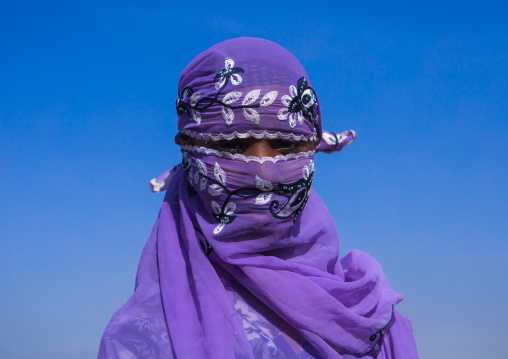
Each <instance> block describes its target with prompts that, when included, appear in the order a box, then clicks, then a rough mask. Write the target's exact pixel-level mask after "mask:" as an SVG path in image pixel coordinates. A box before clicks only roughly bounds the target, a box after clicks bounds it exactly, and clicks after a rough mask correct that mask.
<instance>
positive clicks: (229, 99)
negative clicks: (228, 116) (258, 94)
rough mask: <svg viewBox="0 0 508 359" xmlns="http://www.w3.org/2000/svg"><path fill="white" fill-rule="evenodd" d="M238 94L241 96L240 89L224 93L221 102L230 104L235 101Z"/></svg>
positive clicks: (238, 96)
mask: <svg viewBox="0 0 508 359" xmlns="http://www.w3.org/2000/svg"><path fill="white" fill-rule="evenodd" d="M240 96H242V93H241V92H240V91H234V92H230V93H228V94H226V96H224V98H223V99H222V102H224V103H225V104H226V105H230V104H232V103H233V102H236V101H237V100H238V99H239V98H240Z"/></svg>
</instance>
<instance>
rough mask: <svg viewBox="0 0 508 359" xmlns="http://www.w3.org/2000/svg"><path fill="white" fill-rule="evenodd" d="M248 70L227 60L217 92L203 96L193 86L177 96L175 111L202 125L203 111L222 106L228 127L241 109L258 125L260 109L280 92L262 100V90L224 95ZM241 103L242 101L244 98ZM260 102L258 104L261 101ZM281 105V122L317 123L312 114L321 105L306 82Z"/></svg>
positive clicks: (219, 74) (292, 90)
mask: <svg viewBox="0 0 508 359" xmlns="http://www.w3.org/2000/svg"><path fill="white" fill-rule="evenodd" d="M244 73H245V70H244V69H243V68H241V67H239V66H235V61H234V60H233V59H231V58H226V60H225V62H224V68H223V69H221V70H219V71H218V72H217V74H216V75H215V77H214V81H215V86H214V87H215V90H217V92H216V93H215V94H214V95H212V96H202V94H201V93H200V92H198V91H195V90H194V89H193V88H191V87H185V88H184V89H183V90H182V92H181V93H179V94H178V99H177V100H176V111H177V113H178V116H180V115H182V114H187V115H189V116H191V117H192V119H193V120H194V121H195V122H196V123H197V124H201V112H202V111H204V110H206V109H207V108H209V107H210V106H212V105H214V104H219V105H220V106H221V114H222V118H223V119H224V121H225V122H226V124H227V125H228V126H229V125H231V124H232V123H233V121H234V119H235V111H234V110H239V109H241V110H242V114H243V117H244V119H245V120H247V121H250V122H253V123H255V124H259V122H260V115H259V112H258V111H257V108H259V107H266V106H270V105H271V104H272V103H273V102H274V101H275V99H276V98H277V96H278V91H269V92H267V93H265V94H263V96H262V97H261V89H254V90H251V91H249V92H247V93H246V94H245V95H244V94H243V93H242V92H241V91H234V90H233V91H230V92H227V93H225V90H226V88H227V87H228V85H229V84H231V85H233V86H237V85H240V84H241V83H242V81H243V77H242V75H241V74H244ZM242 95H243V100H242V102H241V104H239V100H240V99H241V98H242ZM260 97H261V99H260V100H259V101H258V99H259V98H260ZM281 101H282V104H283V105H284V106H285V107H286V108H282V109H281V110H280V111H279V113H278V115H277V116H278V118H279V120H281V121H284V120H289V125H290V126H291V128H293V127H295V126H296V123H297V122H298V123H300V124H303V123H304V117H305V118H307V119H309V120H311V121H312V123H314V124H315V123H317V115H314V114H313V110H314V109H315V108H316V107H317V106H318V104H317V97H316V94H315V92H314V90H313V89H312V88H311V87H309V85H308V82H307V79H306V78H305V77H301V78H300V79H299V80H298V83H297V86H296V87H295V86H294V85H291V86H289V96H288V95H284V96H282V98H281Z"/></svg>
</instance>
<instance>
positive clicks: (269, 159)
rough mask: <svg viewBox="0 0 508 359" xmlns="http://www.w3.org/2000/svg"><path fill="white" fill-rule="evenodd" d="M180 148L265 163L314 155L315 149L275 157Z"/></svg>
mask: <svg viewBox="0 0 508 359" xmlns="http://www.w3.org/2000/svg"><path fill="white" fill-rule="evenodd" d="M180 147H181V148H182V150H185V151H188V152H199V153H205V154H206V155H212V156H217V157H221V158H229V159H232V160H241V161H245V162H251V161H253V162H258V163H265V162H273V163H275V162H279V161H287V160H291V159H297V158H302V157H314V154H315V153H316V151H314V150H313V151H308V152H297V153H289V154H287V155H278V156H275V157H255V156H244V155H242V154H241V153H231V152H224V151H217V150H214V149H212V148H207V147H200V146H190V145H182V146H180Z"/></svg>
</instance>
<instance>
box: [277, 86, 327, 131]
mask: <svg viewBox="0 0 508 359" xmlns="http://www.w3.org/2000/svg"><path fill="white" fill-rule="evenodd" d="M297 86H298V88H296V87H295V86H294V85H291V86H289V95H290V96H288V95H284V96H282V98H281V102H282V104H283V105H284V106H286V107H287V108H281V109H280V110H279V113H278V114H277V117H278V118H279V120H281V121H285V120H286V119H288V117H289V126H291V128H293V127H295V126H296V122H297V121H298V122H299V123H300V124H301V125H303V121H304V117H305V118H307V119H309V120H311V121H312V122H313V123H314V122H316V121H317V116H314V115H313V109H314V107H317V106H318V103H317V97H316V93H315V92H314V90H313V89H312V88H311V87H309V85H308V82H307V79H306V78H305V77H301V78H300V79H299V80H298V84H297Z"/></svg>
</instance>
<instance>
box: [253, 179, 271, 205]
mask: <svg viewBox="0 0 508 359" xmlns="http://www.w3.org/2000/svg"><path fill="white" fill-rule="evenodd" d="M254 183H255V185H256V188H257V189H260V190H261V191H265V192H267V191H271V190H272V189H273V185H272V184H271V182H270V181H266V180H264V179H261V178H260V177H259V176H258V175H256V177H255V178H254ZM271 199H272V194H271V193H260V194H258V195H257V197H256V201H255V204H256V205H257V206H262V205H263V204H266V203H268V202H270V200H271Z"/></svg>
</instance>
